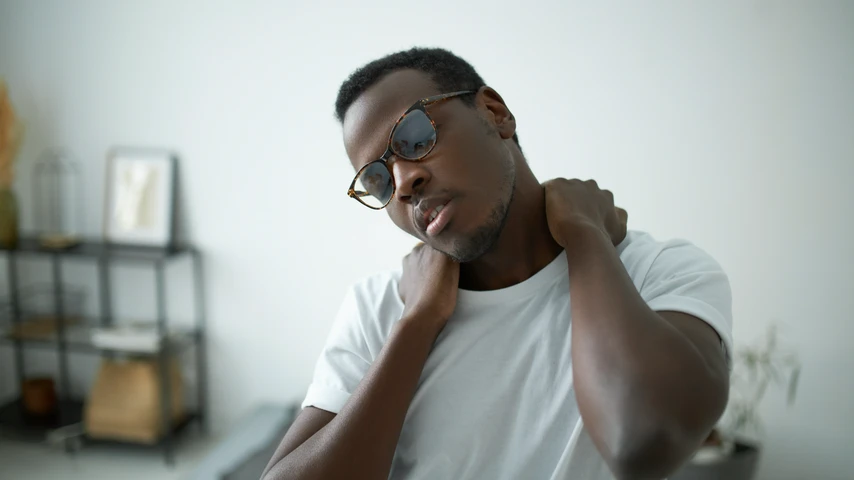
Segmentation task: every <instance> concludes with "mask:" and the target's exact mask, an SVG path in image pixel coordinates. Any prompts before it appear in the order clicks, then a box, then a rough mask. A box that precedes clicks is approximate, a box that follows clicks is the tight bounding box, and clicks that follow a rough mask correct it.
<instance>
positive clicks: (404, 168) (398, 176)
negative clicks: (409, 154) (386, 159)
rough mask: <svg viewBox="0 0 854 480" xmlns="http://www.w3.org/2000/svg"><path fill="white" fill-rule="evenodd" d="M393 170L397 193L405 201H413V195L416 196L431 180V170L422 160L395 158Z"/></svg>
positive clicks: (398, 197) (399, 198) (400, 199)
mask: <svg viewBox="0 0 854 480" xmlns="http://www.w3.org/2000/svg"><path fill="white" fill-rule="evenodd" d="M391 171H392V175H394V183H395V185H396V186H397V188H396V190H397V193H396V194H395V195H397V199H398V200H399V201H401V202H403V203H410V202H412V197H413V196H416V195H417V194H418V193H419V192H420V191H421V189H423V188H424V186H425V185H427V183H428V182H429V181H430V172H429V171H427V169H426V168H424V164H422V163H421V162H414V161H410V160H399V159H397V158H395V159H394V161H393V162H392V164H391Z"/></svg>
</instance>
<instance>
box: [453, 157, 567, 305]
mask: <svg viewBox="0 0 854 480" xmlns="http://www.w3.org/2000/svg"><path fill="white" fill-rule="evenodd" d="M561 250H562V248H561V246H560V245H558V243H557V242H555V240H554V238H552V235H551V233H550V232H549V225H548V221H547V220H546V206H545V191H544V190H543V187H542V185H540V182H539V181H538V180H537V179H536V177H534V174H533V173H532V172H531V170H530V169H529V168H528V166H527V164H523V165H521V168H518V169H517V176H516V188H515V191H514V194H513V201H512V202H511V203H510V207H509V211H508V212H507V220H506V223H505V224H504V229H503V230H502V232H501V236H499V237H498V240H497V241H496V242H495V245H493V247H492V249H491V250H490V251H489V252H487V253H486V254H484V255H483V256H481V257H480V258H478V259H477V260H474V261H471V262H467V263H463V264H461V265H460V288H464V289H466V290H497V289H499V288H505V287H509V286H511V285H516V284H517V283H521V282H523V281H525V280H527V279H529V278H531V277H532V276H533V275H534V274H535V273H537V272H539V271H540V270H542V269H543V268H544V267H545V266H546V265H548V264H549V263H550V262H551V261H552V260H554V259H555V257H556V256H557V255H558V254H559V253H560V252H561Z"/></svg>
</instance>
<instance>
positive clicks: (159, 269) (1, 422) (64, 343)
mask: <svg viewBox="0 0 854 480" xmlns="http://www.w3.org/2000/svg"><path fill="white" fill-rule="evenodd" d="M0 252H2V253H3V254H5V255H6V257H7V258H6V259H7V282H8V288H9V303H10V316H11V320H12V323H13V324H14V325H15V326H17V325H19V324H20V323H21V322H23V318H22V312H21V308H20V301H19V299H20V286H19V284H18V283H19V282H18V269H17V260H18V258H19V257H21V256H28V255H29V256H38V257H45V258H47V259H48V260H49V262H50V265H51V272H52V286H53V295H54V308H55V312H54V318H55V319H57V321H56V322H55V327H56V329H55V333H54V334H52V335H50V336H49V337H40V338H38V339H30V338H21V337H20V336H9V335H6V336H0V342H6V343H12V345H13V348H14V354H15V355H14V357H15V372H16V377H17V380H18V385H21V384H22V382H23V380H24V379H25V360H24V350H25V349H28V348H41V349H45V348H46V349H51V350H56V351H57V353H58V355H57V359H58V360H57V363H58V365H57V367H58V372H59V375H58V379H59V382H58V389H57V394H58V397H59V399H58V400H59V408H58V409H57V410H58V411H57V413H56V415H54V416H52V417H50V418H31V417H28V416H27V415H26V414H25V412H24V410H23V408H22V406H21V403H20V399H15V400H13V401H12V402H10V403H7V404H6V405H0V428H10V429H14V430H17V431H22V432H24V433H28V434H37V435H38V434H43V433H45V432H46V431H47V430H52V429H56V428H60V427H63V426H67V425H73V424H75V423H79V422H80V421H81V419H82V413H83V402H82V401H81V400H80V399H75V398H72V396H71V394H70V386H69V352H82V353H91V354H96V355H100V356H107V357H108V356H111V355H114V354H117V353H120V352H118V351H111V350H106V349H102V348H98V347H97V346H96V345H94V344H93V343H92V341H91V332H92V330H93V329H94V328H96V327H110V326H113V325H114V324H115V322H114V317H113V314H112V299H111V287H110V265H112V264H116V263H134V264H140V265H143V266H151V267H153V268H154V273H155V283H156V291H155V293H156V302H157V321H156V325H157V332H158V336H159V338H160V339H161V341H160V342H159V343H160V345H159V348H158V349H157V350H156V351H155V352H154V353H152V354H150V355H151V356H154V357H156V358H157V360H158V366H159V381H160V392H161V395H160V407H161V418H162V421H163V422H164V425H163V431H164V432H165V434H164V435H163V436H162V437H161V438H160V439H159V441H158V442H157V445H158V446H160V447H162V448H163V453H164V458H165V461H166V463H167V464H169V465H172V464H174V460H175V456H174V449H173V437H174V435H175V434H177V433H178V432H179V431H181V430H182V429H183V428H184V427H186V426H187V425H188V424H190V423H192V422H197V423H198V424H199V426H200V427H201V428H202V429H203V430H206V428H207V410H208V408H207V395H206V390H207V372H206V366H207V358H206V348H205V311H204V291H203V284H202V278H203V274H202V258H201V254H200V253H199V251H198V250H196V249H195V248H193V247H189V246H184V247H174V248H154V247H135V246H123V245H112V244H108V243H104V242H98V241H85V242H83V243H81V244H79V245H77V246H75V247H72V248H68V249H63V250H52V249H47V248H43V247H41V246H40V244H39V242H38V241H37V240H36V239H34V238H22V239H21V240H20V241H19V242H18V245H17V246H16V247H15V248H0ZM180 258H189V259H190V261H191V262H192V268H193V279H194V282H193V283H194V292H195V295H194V303H195V305H194V307H195V308H194V310H195V322H194V326H193V327H192V328H191V329H189V330H187V331H186V332H182V335H180V336H179V337H174V336H172V335H170V330H169V319H168V316H167V314H166V300H167V299H166V287H165V282H166V272H165V267H166V265H167V264H168V263H170V262H173V261H176V260H178V259H180ZM74 259H76V260H82V261H94V262H96V264H97V272H98V274H97V277H98V279H97V284H98V291H99V299H100V308H99V310H100V312H99V315H98V317H97V318H89V319H85V321H83V323H82V325H75V326H66V325H65V324H64V322H63V321H60V320H59V319H63V318H64V315H63V313H64V312H63V310H64V306H63V298H64V295H63V284H62V266H63V262H64V261H66V260H74ZM187 349H193V350H194V351H195V364H196V378H197V399H196V400H197V401H196V403H197V407H196V411H193V412H188V413H187V414H185V415H184V417H183V418H182V419H181V420H180V421H178V422H177V423H175V424H172V420H171V419H172V416H171V412H170V405H169V403H170V398H171V392H170V382H169V374H168V372H169V369H168V365H169V359H170V358H171V357H172V356H173V355H175V354H180V353H182V352H184V351H185V350H187ZM42 438H43V437H42ZM97 442H101V440H97Z"/></svg>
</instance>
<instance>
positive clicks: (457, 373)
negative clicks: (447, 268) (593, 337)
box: [302, 231, 732, 480]
mask: <svg viewBox="0 0 854 480" xmlns="http://www.w3.org/2000/svg"><path fill="white" fill-rule="evenodd" d="M617 250H618V252H619V254H620V259H621V260H622V262H623V264H624V265H625V267H626V270H627V271H628V273H629V275H630V276H631V278H632V280H633V281H634V284H635V286H636V287H637V289H638V291H639V292H640V294H641V296H642V297H643V298H644V300H645V301H646V302H647V304H648V305H649V306H650V307H651V308H652V309H653V310H656V311H662V310H673V311H680V312H684V313H688V314H691V315H694V316H696V317H699V318H701V319H703V320H705V321H706V322H708V323H709V324H710V325H711V326H712V327H713V328H714V329H715V330H716V331H717V332H718V334H719V335H720V337H721V339H722V340H723V347H724V348H725V350H726V352H731V351H732V333H731V331H732V313H731V294H730V287H729V281H728V279H727V276H726V275H725V273H724V272H723V270H722V269H721V267H720V266H719V265H718V263H717V262H715V260H713V259H712V258H711V257H710V256H709V255H707V254H706V253H705V252H703V251H702V250H700V249H699V248H697V247H696V246H693V245H691V244H690V243H688V242H685V241H670V242H658V241H656V240H655V239H653V238H652V237H651V236H650V235H648V234H646V233H642V232H634V231H630V232H629V234H628V236H627V237H626V239H625V240H624V241H623V242H622V243H621V244H620V245H619V246H617ZM399 278H400V272H399V271H397V272H389V273H385V274H379V275H375V276H372V277H370V278H367V279H365V280H363V281H361V282H359V283H357V284H355V285H354V286H352V287H351V288H350V290H349V291H348V293H347V295H346V296H345V299H344V303H343V305H342V306H341V309H340V311H339V313H338V316H337V318H336V319H335V323H334V326H333V328H332V331H331V333H330V335H329V338H328V340H327V343H326V346H325V348H324V350H323V352H322V354H321V355H320V358H319V360H318V362H317V366H316V368H315V373H314V379H313V381H312V384H311V385H310V387H309V389H308V393H307V395H306V398H305V400H304V402H303V404H302V406H303V408H304V407H307V406H315V407H317V408H320V409H323V410H328V411H330V412H334V413H337V412H339V411H340V410H341V407H342V406H343V405H344V404H345V402H347V399H348V398H349V397H350V394H351V393H352V392H353V391H354V390H355V388H356V385H357V384H358V383H359V381H360V380H361V379H362V377H363V376H364V375H365V373H366V372H367V371H368V369H369V368H370V366H371V363H372V362H373V360H374V359H375V358H377V356H378V355H379V353H380V349H381V348H382V347H383V344H384V343H385V341H386V339H387V338H388V335H389V333H390V331H391V328H392V325H393V324H394V323H395V322H396V321H397V320H398V319H399V318H400V315H401V313H402V312H403V303H402V302H401V300H400V297H399V296H398V280H399ZM569 304H570V298H569V273H568V267H567V262H566V255H565V253H564V252H561V254H560V255H558V256H557V258H555V259H554V260H553V261H552V262H551V263H550V264H549V265H548V266H546V267H545V268H543V269H542V270H541V271H539V272H537V273H536V274H535V275H534V276H532V277H531V278H529V279H528V280H525V281H524V282H522V283H519V284H517V285H513V286H511V287H507V288H502V289H500V290H493V291H486V292H475V291H468V290H462V289H461V290H460V291H459V294H458V298H457V306H456V310H455V311H454V314H453V316H452V317H451V318H450V320H449V321H448V323H447V325H446V326H445V328H444V330H442V333H441V334H440V335H439V337H438V339H437V340H436V343H435V345H434V347H433V350H432V351H431V353H430V355H429V357H428V358H427V363H426V364H425V366H424V370H423V372H422V375H421V379H420V381H419V383H418V387H417V390H416V393H415V396H414V398H413V399H412V403H411V404H410V406H409V410H408V412H407V415H406V420H405V422H404V425H403V430H402V431H401V433H400V439H399V441H398V445H397V450H396V452H395V455H394V460H393V462H392V467H391V473H390V475H389V479H394V480H403V479H405V480H427V479H429V480H433V479H454V480H461V479H488V480H496V479H522V478H524V479H529V478H530V479H553V480H558V479H561V480H564V479H566V480H569V479H572V480H582V479H583V480H600V479H601V480H605V479H608V480H610V479H612V478H613V476H612V475H611V473H610V471H609V470H608V468H607V466H606V465H605V463H604V461H603V459H602V457H601V455H600V454H599V452H598V450H597V449H596V448H595V446H594V444H593V442H592V440H591V439H590V437H589V436H588V435H587V433H586V432H585V429H584V427H583V425H582V421H581V416H580V414H579V411H578V405H577V403H576V400H575V392H574V389H573V380H572V352H571V349H570V343H571V342H570V335H571V334H572V332H571V330H570V308H569Z"/></svg>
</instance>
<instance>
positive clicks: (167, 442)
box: [155, 262, 175, 467]
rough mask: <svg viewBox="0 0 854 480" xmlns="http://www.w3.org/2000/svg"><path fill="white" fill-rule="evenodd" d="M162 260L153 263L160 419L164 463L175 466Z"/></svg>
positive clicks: (164, 279) (170, 375)
mask: <svg viewBox="0 0 854 480" xmlns="http://www.w3.org/2000/svg"><path fill="white" fill-rule="evenodd" d="M163 270H164V265H163V262H157V264H156V265H155V281H156V283H157V332H158V334H159V336H160V341H161V345H160V352H159V353H160V354H159V355H158V358H159V363H160V415H161V417H160V420H161V422H162V428H163V440H162V442H163V455H164V457H163V458H164V460H165V461H166V465H168V466H169V467H173V466H175V452H174V445H173V443H172V427H173V425H172V388H171V387H172V369H171V368H170V365H169V364H170V362H171V358H170V357H171V355H170V348H169V346H170V345H169V338H168V333H169V332H168V331H167V330H166V275H165V272H164V271H163Z"/></svg>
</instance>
